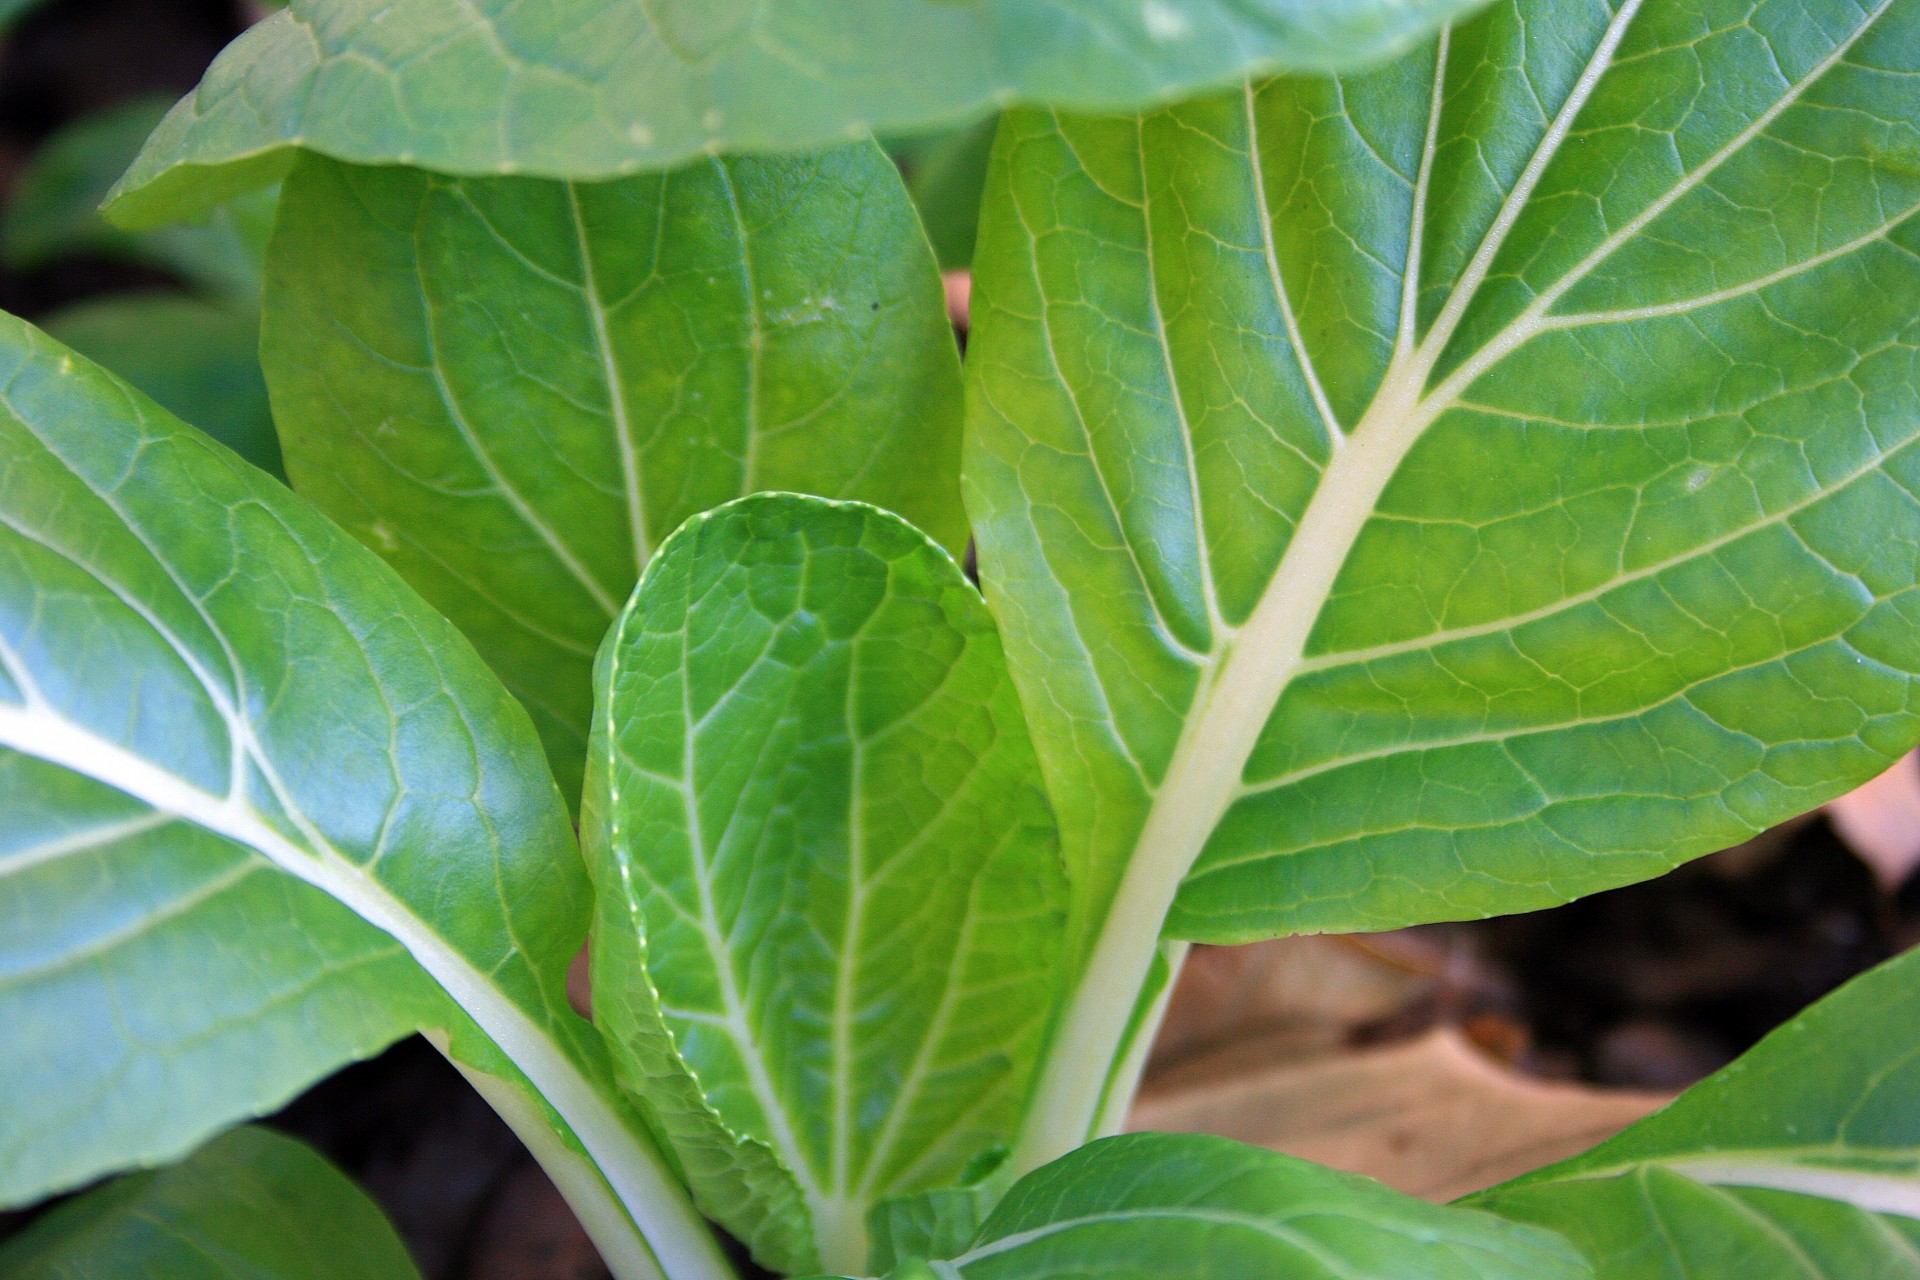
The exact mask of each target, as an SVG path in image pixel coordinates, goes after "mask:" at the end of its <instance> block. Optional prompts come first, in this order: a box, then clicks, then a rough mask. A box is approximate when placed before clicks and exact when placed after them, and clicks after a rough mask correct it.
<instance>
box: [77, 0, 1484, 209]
mask: <svg viewBox="0 0 1920 1280" xmlns="http://www.w3.org/2000/svg"><path fill="white" fill-rule="evenodd" d="M1475 2H1476V0H1317V2H1316V3H1314V4H1311V5H1302V4H1300V3H1297V0H1145V2H1144V3H1143V2H1142V0H1046V2H1045V3H1038V4H1036V3H1034V0H868V2H867V3H864V4H860V5H848V4H846V3H845V0H783V3H780V4H775V5H770V4H765V3H762V2H761V0H659V2H658V3H653V4H649V5H645V6H641V5H634V4H629V3H625V2H624V0H560V2H559V3H555V4H549V5H542V6H524V5H515V4H512V3H509V2H508V0H479V2H478V3H467V2H465V0H410V2H409V3H408V5H407V7H406V8H405V9H404V10H395V9H391V8H386V7H385V6H383V4H382V3H381V0H344V2H343V0H293V3H292V4H290V5H289V7H288V8H287V9H286V10H284V11H282V12H280V13H277V14H275V15H273V16H272V17H270V18H268V19H267V20H266V21H264V22H261V23H259V24H257V25H256V26H255V27H253V29H252V30H250V31H248V32H247V33H246V34H245V35H243V36H241V37H240V39H239V40H237V41H236V42H235V43H234V44H233V45H232V46H230V47H229V48H228V49H227V51H226V52H225V53H223V54H221V56H220V58H219V60H218V61H216V62H215V63H214V65H213V68H212V69H211V70H210V71H209V72H208V73H207V77H206V79H205V80H203V81H202V82H201V85H200V87H199V89H198V90H196V91H195V92H194V93H193V94H192V95H191V96H189V97H188V98H186V99H184V100H183V101H182V102H181V103H180V105H179V106H177V107H175V108H174V110H173V113H172V114H171V115H169V116H168V118H167V120H166V122H165V124H163V125H162V126H161V128H160V130H159V131H158V132H157V133H156V134H155V135H154V137H153V140H152V141H151V142H150V143H148V145H147V148H146V150H145V151H144V152H142V153H141V157H140V160H139V162H138V163H137V164H136V165H135V166H134V168H133V169H132V171H131V172H129V173H128V175H127V176H126V178H125V179H123V180H122V182H121V185H120V187H119V188H118V189H117V196H116V201H117V202H116V208H115V212H116V216H118V217H119V218H121V219H122V220H124V221H127V222H128V223H130V224H131V223H136V222H137V223H143V224H152V223H156V222H163V221H171V220H174V219H178V218H180V217H183V216H192V215H193V214H195V213H196V212H197V211H199V210H201V209H204V208H206V207H207V206H208V205H209V204H211V203H216V202H218V201H221V200H225V199H227V198H229V197H230V196H232V195H234V194H236V193H238V192H240V191H244V190H246V189H247V188H249V187H251V186H254V185H258V184H259V183H262V182H269V181H273V180H274V179H275V178H277V177H278V176H280V175H282V174H284V173H285V172H286V169H287V166H288V165H289V164H290V163H291V161H292V155H293V151H294V149H295V146H296V145H298V146H304V147H308V148H311V149H313V150H315V151H318V152H320V153H322V154H324V155H330V156H333V157H334V158H336V159H339V160H351V161H357V162H359V163H363V164H395V163H397V164H409V165H418V166H420V167H422V168H427V169H434V170H438V171H442V172H447V173H460V174H486V173H529V174H536V175H539V176H541V177H548V178H574V179H591V178H611V177H616V176H620V175H623V174H629V173H634V172H637V171H640V170H644V169H662V168H667V167H669V166H672V165H675V164H679V163H681V162H683V161H686V160H689V159H692V158H693V157H695V156H698V155H701V154H703V153H712V152H716V151H740V150H746V151H766V150H790V149H801V148H810V147H821V146H830V145H832V144H834V143H836V142H840V141H842V140H844V139H845V138H847V137H848V136H849V135H852V136H858V135H859V134H860V133H862V132H864V131H866V130H874V131H877V132H886V131H891V130H900V129H924V128H930V127H933V126H937V125H941V124H958V123H961V122H964V121H967V120H971V119H973V118H975V117H977V116H979V115H982V114H985V113H986V111H987V110H988V109H990V108H991V107H994V106H998V105H1002V104H1004V103H1006V102H1008V101H1012V100H1015V99H1019V100H1025V101H1031V102H1044V103H1050V104H1057V105H1060V106H1072V107H1081V108H1090V109H1101V110H1106V109H1117V108H1130V107H1133V106H1135V105H1137V104H1140V103H1143V102H1151V101H1162V100H1165V99H1167V98H1170V97H1174V96H1177V95H1178V94H1180V93H1182V92H1186V91H1189V90H1191V89H1192V88H1195V87H1197V86H1201V85H1205V84H1219V83H1222V82H1224V81H1228V80H1231V79H1233V78H1235V77H1237V76H1240V75H1244V74H1246V72H1247V71H1248V70H1250V69H1253V68H1256V67H1288V68H1305V69H1321V68H1326V67H1332V66H1353V65H1355V64H1357V63H1359V62H1363V61H1365V60H1367V59H1370V58H1377V57H1379V56H1381V55H1383V54H1385V53H1387V52H1389V51H1391V50H1394V49H1396V48H1399V47H1402V46H1404V45H1405V44H1406V42H1407V41H1408V40H1410V39H1412V38H1414V37H1416V36H1418V35H1419V34H1421V33H1422V32H1425V31H1429V30H1431V29H1432V28H1433V26H1434V24H1435V23H1437V22H1439V21H1441V20H1443V19H1445V18H1447V17H1450V16H1452V15H1454V14H1457V13H1460V12H1462V11H1463V10H1465V9H1467V8H1470V7H1471V6H1472V4H1473V3H1475ZM295 139H297V140H298V142H297V144H296V143H295V142H293V141H291V140H295Z"/></svg>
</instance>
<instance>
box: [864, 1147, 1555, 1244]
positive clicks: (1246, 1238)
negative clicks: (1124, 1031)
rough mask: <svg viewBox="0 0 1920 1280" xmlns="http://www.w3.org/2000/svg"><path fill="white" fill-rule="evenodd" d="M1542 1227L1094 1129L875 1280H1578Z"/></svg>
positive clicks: (1283, 1165) (1327, 1172) (1319, 1174)
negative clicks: (929, 1258)
mask: <svg viewBox="0 0 1920 1280" xmlns="http://www.w3.org/2000/svg"><path fill="white" fill-rule="evenodd" d="M1590 1275H1591V1272H1590V1271H1589V1270H1588V1269H1587V1268H1586V1266H1585V1265H1583V1264H1582V1262H1581V1261H1580V1259H1579V1257H1578V1256H1577V1255H1576V1254H1575V1253H1574V1252H1573V1250H1572V1249H1570V1248H1568V1246H1567V1244H1566V1242H1565V1241H1564V1240H1561V1239H1560V1238H1558V1237H1557V1236H1555V1235H1554V1234H1552V1233H1551V1232H1548V1231H1539V1230H1515V1229H1514V1228H1513V1226H1512V1225H1511V1224H1502V1223H1501V1222H1499V1220H1497V1219H1495V1218H1493V1217H1491V1216H1490V1215H1486V1214H1481V1213H1474V1212H1470V1211H1463V1210H1460V1209H1448V1208H1442V1207H1439V1206H1436V1205H1430V1204H1424V1203H1422V1202H1421V1201H1418V1200H1415V1199H1413V1198H1412V1197H1410V1196H1404V1195H1401V1194H1400V1193H1398V1192H1396V1191H1389V1190H1388V1189H1387V1188H1385V1187H1383V1186H1381V1185H1380V1184H1379V1183H1377V1182H1373V1181H1371V1180H1369V1179H1366V1178H1359V1177H1355V1176H1354V1175H1352V1174H1346V1173H1336V1172H1334V1171H1333V1170H1331V1169H1326V1168H1322V1167H1321V1166H1319V1165H1316V1164H1310V1163H1308V1162H1307V1161H1305V1160H1296V1159H1294V1158H1292V1157H1291V1156H1283V1155H1280V1154H1279V1153H1277V1152H1273V1151H1265V1150H1262V1149H1260V1148H1258V1147H1247V1146H1242V1145H1240V1144H1239V1143H1237V1142H1228V1141H1227V1140H1226V1139H1224V1138H1213V1137H1205V1136H1201V1135H1198V1134H1182V1135H1173V1134H1160V1133H1136V1134H1128V1135H1126V1136H1125V1137H1119V1138H1108V1139H1104V1140H1102V1141H1100V1142H1097V1143H1094V1144H1092V1145H1090V1146H1087V1147H1084V1148H1082V1149H1081V1150H1079V1151H1076V1152H1074V1153H1073V1154H1072V1155H1070V1156H1067V1157H1065V1158H1064V1159H1061V1160H1058V1161H1055V1162H1054V1163H1053V1164H1050V1165H1048V1166H1046V1167H1045V1168H1043V1169H1040V1170H1038V1171H1036V1172H1034V1173H1031V1174H1028V1175H1027V1177H1025V1178H1024V1179H1022V1180H1021V1181H1020V1182H1018V1183H1016V1184H1015V1185H1014V1187H1013V1189H1012V1190H1011V1191H1009V1192H1008V1193H1007V1198H1006V1199H1005V1200H1004V1201H1003V1202H1002V1203H1001V1205H1000V1207H999V1208H998V1209H996V1210H994V1212H993V1214H992V1216H991V1217H989V1218H988V1219H987V1221H986V1223H985V1224H984V1225H983V1226H982V1227H981V1229H980V1234H979V1235H978V1236H977V1237H976V1238H975V1239H974V1241H973V1243H972V1245H971V1246H970V1247H968V1249H967V1250H966V1251H965V1252H964V1253H960V1254H958V1255H957V1256H955V1257H953V1258H951V1259H950V1260H935V1261H934V1262H933V1263H932V1265H931V1266H929V1265H928V1264H926V1263H925V1262H920V1263H906V1264H903V1265H902V1266H901V1267H899V1268H898V1269H896V1270H895V1271H893V1272H892V1273H891V1274H890V1276H889V1280H1056V1278H1058V1277H1064V1276H1099V1277H1101V1280H1162V1278H1163V1277H1167V1276H1180V1277H1182V1278H1183V1280H1244V1278H1245V1277H1249V1276H1274V1277H1281V1276H1284V1277H1287V1278H1288V1280H1294V1278H1295V1277H1298V1280H1349V1278H1357V1277H1361V1276H1367V1277H1373V1276H1379V1277H1396V1278H1398V1277H1406V1278H1407V1280H1413V1277H1419V1280H1585V1277H1588V1276H1590Z"/></svg>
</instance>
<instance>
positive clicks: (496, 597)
mask: <svg viewBox="0 0 1920 1280" xmlns="http://www.w3.org/2000/svg"><path fill="white" fill-rule="evenodd" d="M269 275H270V282H269V289H268V295H267V321H266V329H265V339H264V351H265V362H266V369H267V377H268V383H269V385H270V386H271V388H272V390H273V397H274V407H275V412H276V415H277V417H278V421H279V424H280V431H281V436H282V439H283V441H284V443H285V447H286V450H287V457H288V467H289V469H290V471H291V473H292V475H293V478H294V482H295V484H296V485H297V486H298V487H299V488H300V490H301V492H302V493H303V494H305V495H306V496H308V497H309V498H311V499H312V500H313V501H314V502H316V503H317V504H318V505H319V506H320V507H321V509H322V510H324V511H326V512H328V513H329V514H331V515H332V516H334V517H335V518H336V519H338V520H339V521H340V522H341V523H342V524H343V525H345V526H346V527H347V528H348V529H349V530H351V531H352V532H354V533H355V534H356V535H358V536H359V537H360V538H361V539H362V540H363V541H365V542H367V543H368V544H369V545H370V546H372V547H373V548H374V549H375V550H377V551H380V552H381V553H382V554H383V555H385V556H386V557H387V558H388V559H389V560H390V561H391V562H392V563H393V564H394V565H395V567H397V568H398V569H399V570H400V571H401V572H402V573H403V574H404V575H405V576H406V577H407V578H408V580H409V581H411V582H412V583H413V584H414V585H415V586H416V587H418V588H419V590H420V591H421V592H422V593H423V594H424V595H425V596H426V597H427V598H428V600H430V601H431V602H433V603H434V604H435V605H436V606H438V607H439V608H440V609H442V610H443V611H445V612H446V614H447V615H448V616H449V617H451V618H452V619H453V620H454V621H455V622H457V623H458V624H459V625H460V626H461V627H462V628H463V629H464V630H465V631H466V632H467V634H468V635H469V636H470V637H472V638H473V640H474V642H475V643H476V644H477V645H479V646H480V649H481V652H482V653H483V654H484V655H485V656H486V657H487V658H488V660H489V661H490V662H492V663H493V665H494V667H495V668H496V669H497V670H498V671H499V672H500V673H501V675H502V677H503V678H504V679H505V680H506V682H507V684H508V687H509V688H511V689H512V690H513V691H514V692H515V693H516V694H517V695H518V696H519V697H520V699H521V700H522V701H523V702H524V703H526V705H527V706H528V707H529V709H531V710H532V712H533V714H534V716H535V722H536V724H537V725H538V726H539V728H540V731H541V735H542V737H543V739H544V740H545V742H546V745H547V750H548V753H549V755H550V757H551V758H552V760H553V762H554V767H555V771H556V772H557V773H558V774H559V776H560V779H561V782H562V786H563V789H564V790H565V793H566V794H567V795H568V796H569V797H571V796H575V795H577V794H578V793H579V779H580V769H581V762H582V760H583V759H584V756H585V749H586V733H587V725H588V720H589V712H590V708H591V699H592V689H591V663H592V655H593V652H594V649H595V647H596V646H597V645H598V644H599V642H600V637H601V636H602V634H604V632H605V630H606V628H607V626H608V624H609V623H610V622H611V621H612V619H613V617H614V615H615V614H616V613H618V611H619V608H620V603H621V602H622V601H623V600H624V599H625V598H626V595H627V593H628V592H629V591H630V590H631V589H632V587H633V584H634V580H635V579H636V578H637V577H638V574H639V569H640V567H641V566H642V565H644V564H645V562H646V559H647V557H648V555H649V554H650V552H651V550H652V548H653V547H655V546H657V545H658V544H659V542H660V541H661V540H662V539H663V538H665V537H666V535H667V534H668V533H670V532H672V530H673V529H674V528H675V527H676V526H677V525H679V524H680V523H681V522H682V521H684V520H685V519H687V518H688V517H689V516H692V515H694V514H696V513H698V512H700V511H704V510H706V509H707V508H709V507H712V506H714V505H717V504H718V503H721V502H724V501H726V500H727V499H729V498H734V497H738V496H740V495H741V494H743V493H750V492H752V491H754V490H756V489H768V488H772V489H796V490H803V491H807V492H813V493H819V494H823V495H825V496H829V497H859V498H865V499H869V500H872V501H874V502H877V503H880V504H882V505H884V506H887V507H889V508H891V509H893V510H896V511H899V512H900V513H901V514H903V515H905V516H907V517H908V518H909V519H912V520H914V521H916V522H917V523H919V524H920V525H921V527H923V528H925V529H927V530H928V531H929V532H931V533H932V534H934V536H935V537H937V538H938V539H940V540H941V541H943V542H945V543H947V544H948V545H949V546H950V547H952V548H954V549H956V550H958V549H959V548H960V547H962V546H964V545H965V541H966V527H965V521H964V518H963V516H962V514H961V510H960V501H959V481H958V476H957V467H958V454H959V427H960V386H959V366H958V362H957V357H956V353H955V349H954V344H953V341H952V337H951V334H950V331H949V330H948V327H947V320H946V312H945V306H944V303H943V301H942V293H941V289H940V283H939V280H938V278H937V276H936V274H935V272H934V269H933V264H932V262H931V261H930V260H929V257H928V253H927V249H926V244H925V241H924V239H923V237H922V236H921V234H920V232H919V230H918V227H917V226H916V224H915V221H914V215H913V209H912V206H911V204H910V203H909V201H908V200H907V197H906V194H905V192H904V191H903V190H902V188H901V184H900V179H899V177H898V175H897V174H896V173H895V171H894V169H893V166H892V165H891V164H890V163H889V162H888V161H887V159H886V157H885V156H884V155H882V154H881V152H880V151H879V149H878V148H877V147H875V146H874V145H873V144H871V143H859V144H855V145H852V146H847V147H842V148H839V149H837V150H834V151H830V152H826V153H822V154H819V155H814V156H807V157H801V158H798V159H792V160H770V161H769V160H724V161H722V160H715V161H707V162H703V163H701V164H699V165H696V166H694V167H692V168H689V169H683V170H679V171H676V172H674V173H671V174H667V175H664V176H659V177H643V178H634V179H629V180H626V181H622V182H615V183H605V184H596V185H574V184H567V183H560V182H544V181H538V180H534V179H524V178H516V179H473V180H453V179H445V178H436V177H432V176H429V175H427V174H423V173H420V172H418V171H415V170H408V169H396V168H381V169H374V168H356V167H353V166H348V165H341V164H337V163H334V162H332V161H328V160H323V159H319V158H311V159H308V160H306V161H304V162H303V163H302V164H301V165H300V167H299V168H298V169H296V171H295V173H294V175H293V177H292V178H291V179H290V180H289V182H288V183H287V190H286V194H285V197H284V199H283V201H282V215H281V221H280V228H279V232H278V235H277V237H276V239H275V241H274V245H273V249H272V255H271V262H270V271H269Z"/></svg>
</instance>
